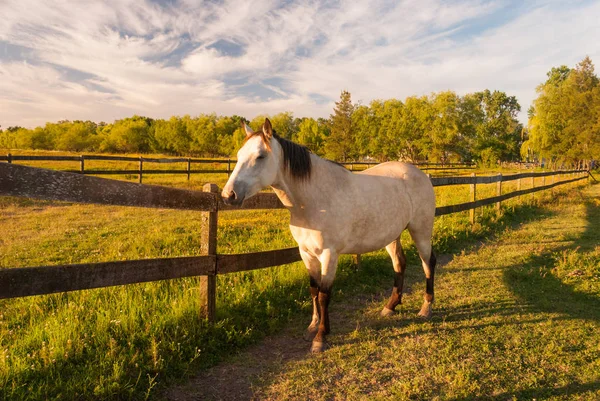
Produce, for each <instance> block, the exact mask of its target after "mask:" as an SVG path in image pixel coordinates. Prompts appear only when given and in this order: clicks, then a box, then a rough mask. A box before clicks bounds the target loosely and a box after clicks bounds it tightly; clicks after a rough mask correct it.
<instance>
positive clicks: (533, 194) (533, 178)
mask: <svg viewBox="0 0 600 401" xmlns="http://www.w3.org/2000/svg"><path fill="white" fill-rule="evenodd" d="M531 188H535V177H531ZM534 199H535V191H534V192H532V193H531V200H534Z"/></svg>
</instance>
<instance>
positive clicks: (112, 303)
mask: <svg viewBox="0 0 600 401" xmlns="http://www.w3.org/2000/svg"><path fill="white" fill-rule="evenodd" d="M44 167H52V166H44ZM219 176H220V175H219ZM148 177H149V178H148V180H147V181H146V180H145V182H148V183H153V184H161V185H162V184H167V183H168V184H169V185H176V186H182V187H188V188H199V187H200V186H201V185H202V184H203V183H204V181H203V180H204V179H207V180H210V181H215V180H214V179H212V178H213V176H211V177H207V178H203V177H195V176H192V181H191V182H190V183H188V182H187V179H186V178H185V177H181V176H148ZM124 178H125V179H127V177H124ZM134 178H135V177H131V178H130V179H134ZM225 179H226V176H225V175H224V174H223V175H222V182H220V183H219V182H217V183H219V184H220V185H222V183H223V182H224V180H225ZM178 180H181V181H178ZM524 184H525V183H524ZM538 185H539V184H538ZM486 187H487V188H486ZM525 187H526V186H525V185H524V188H525ZM478 188H479V187H478ZM436 193H437V195H438V204H439V205H444V204H448V203H457V202H461V201H466V200H467V199H468V188H466V187H462V188H461V187H454V188H438V189H436ZM479 193H480V197H483V196H486V195H491V194H493V193H495V186H494V188H492V186H491V185H488V186H481V190H480V191H479ZM546 198H549V196H545V197H544V196H542V195H536V199H537V201H536V203H533V204H537V202H542V201H543V200H544V199H546ZM531 199H532V197H527V200H528V201H531ZM517 205H518V204H517V202H507V204H506V206H505V209H504V214H503V215H501V216H497V215H496V213H495V212H494V211H493V210H492V209H491V208H485V209H484V210H483V212H481V211H480V212H479V214H480V216H479V218H478V223H477V224H476V226H475V227H474V228H473V229H472V228H471V227H470V225H469V224H468V223H467V217H466V214H465V213H462V214H457V215H451V216H443V217H441V218H438V219H437V220H436V227H435V230H436V233H435V246H436V248H437V250H438V252H440V253H457V252H460V250H461V249H463V248H464V247H465V246H467V245H468V244H472V243H473V241H475V240H477V239H484V238H489V237H490V236H495V235H500V233H503V232H504V231H505V230H508V229H509V227H510V226H511V224H513V222H514V221H520V220H523V219H525V220H527V219H530V218H531V216H530V215H531V214H534V215H535V214H536V213H541V212H540V210H542V209H541V208H538V207H534V206H525V207H523V206H517ZM561 205H562V204H561ZM287 222H288V216H287V212H286V211H269V212H265V211H244V212H227V213H220V214H219V239H218V244H219V249H218V251H219V252H221V253H242V252H251V251H257V250H267V249H277V248H283V247H288V246H293V245H294V242H293V240H292V238H291V236H290V234H289V230H288V228H287ZM0 230H1V231H2V237H0V268H11V267H22V266H35V265H46V264H64V263H77V262H97V261H108V260H126V259H139V258H151V257H171V256H184V255H197V254H199V252H200V248H199V238H198V233H199V231H200V219H199V214H198V213H194V212H182V211H170V210H147V209H137V208H121V207H106V206H95V205H74V204H65V203H57V202H44V201H33V200H21V199H15V198H0ZM382 255H383V254H381V253H376V254H373V255H371V256H370V257H369V258H368V259H367V260H366V262H365V263H364V265H365V266H364V267H363V268H362V269H360V270H358V271H357V270H356V269H354V268H353V267H352V266H351V263H350V260H349V258H344V259H342V262H341V268H340V272H339V274H338V278H337V280H336V291H337V295H336V296H339V297H341V298H343V297H344V296H347V294H373V293H377V292H378V291H380V290H381V288H386V289H387V287H389V285H388V284H389V283H388V281H389V280H390V279H389V277H390V276H391V267H390V266H389V264H390V262H389V261H387V259H386V258H385V257H383V256H382ZM565 255H566V256H565V259H564V260H565V262H564V266H565V267H564V269H566V270H568V269H569V267H568V266H569V263H572V260H575V259H573V258H577V257H579V256H578V255H579V253H578V252H575V253H573V254H565ZM586 255H587V254H586ZM586 257H587V256H586ZM409 258H412V259H413V260H414V259H415V255H414V250H412V248H411V250H410V252H409ZM413 274H415V272H414V269H413ZM420 274H421V273H420V272H418V271H417V272H416V275H415V276H414V277H420ZM586 274H587V273H586ZM307 281H308V280H307V278H306V273H305V271H304V267H303V266H302V265H301V264H300V263H296V264H292V265H287V266H280V267H276V268H270V269H264V270H259V271H254V272H246V273H236V274H231V275H225V276H220V277H218V299H217V311H218V313H217V317H218V323H216V324H214V325H209V324H207V323H206V322H204V321H201V320H200V319H198V311H199V303H198V282H197V279H180V280H171V281H164V282H157V283H149V284H139V285H130V286H122V287H114V288H106V289H97V290H88V291H78V292H73V293H67V294H60V295H49V296H39V297H30V298H23V299H14V300H2V301H0V399H10V400H21V399H23V400H25V399H65V400H69V399H75V398H77V399H110V398H118V399H144V398H147V397H152V396H153V394H155V393H156V391H157V390H158V389H161V388H162V389H164V388H165V387H166V386H169V385H172V384H173V383H177V382H180V381H181V380H183V379H184V378H185V377H186V376H187V375H190V374H192V373H194V372H196V371H198V370H199V369H204V368H206V367H209V366H211V365H214V364H215V363H216V362H218V361H219V360H221V359H222V358H224V357H225V356H227V355H230V354H231V352H232V350H236V349H241V348H243V347H245V346H247V345H248V344H251V343H255V342H256V341H258V340H260V339H261V338H264V336H265V335H267V334H270V333H275V332H277V331H278V330H279V329H280V328H281V327H283V326H284V325H285V324H286V323H287V322H289V321H290V320H293V319H297V317H298V316H299V314H300V313H302V315H304V314H308V311H309V309H310V307H309V302H308V301H309V299H308V298H309V297H308V295H307V293H308V290H307V284H308V283H307ZM382 285H383V287H382ZM442 285H443V284H442ZM441 288H442V289H440V290H439V291H443V287H441ZM596 295H597V294H596ZM456 296H457V297H458V296H459V295H458V294H457V295H456ZM414 298H415V299H416V297H414ZM415 302H416V301H415ZM434 321H435V320H434ZM415 324H416V323H415ZM332 352H333V351H332ZM328 355H330V354H329V353H328ZM448 357H450V354H449V356H448ZM269 391H271V390H269ZM272 391H275V392H274V393H272V394H276V393H277V392H276V390H275V389H273V390H272ZM265 394H267V393H265ZM269 394H271V393H269ZM289 395H290V396H294V393H293V392H292V393H289Z"/></svg>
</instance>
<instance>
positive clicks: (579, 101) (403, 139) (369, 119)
mask: <svg viewBox="0 0 600 401" xmlns="http://www.w3.org/2000/svg"><path fill="white" fill-rule="evenodd" d="M537 91H538V98H537V99H536V100H535V101H534V104H533V105H532V107H531V108H530V110H529V122H528V126H527V127H523V126H522V124H520V123H519V121H518V120H517V115H518V113H519V112H520V110H521V106H520V105H519V103H518V101H517V99H516V97H514V96H509V95H507V94H506V93H505V92H502V91H490V90H483V91H480V92H474V93H469V94H466V95H463V96H460V95H458V94H456V93H455V92H453V91H442V92H437V93H432V94H431V95H429V96H411V97H408V98H406V99H405V100H404V102H402V101H400V100H398V99H388V100H374V101H372V102H370V103H369V104H361V103H360V102H359V103H353V101H352V98H351V94H350V93H349V92H348V91H342V92H341V95H340V99H339V101H338V102H336V103H335V107H334V110H333V113H332V114H331V115H330V117H329V118H328V119H325V118H318V119H314V118H307V117H303V118H297V117H294V115H293V114H292V113H291V112H283V113H279V114H276V115H272V116H269V118H270V119H271V122H272V124H273V127H274V129H275V130H276V131H277V133H278V134H279V135H280V136H282V137H284V138H287V139H291V140H293V141H295V142H298V143H301V144H304V145H306V146H307V147H308V148H310V149H311V150H312V151H313V152H315V153H316V154H319V155H322V156H324V157H327V158H329V159H332V160H337V161H348V160H365V159H366V160H377V161H385V160H398V159H401V160H408V161H413V162H416V161H431V162H477V163H479V164H481V165H485V166H490V165H495V164H496V163H497V162H498V161H515V160H519V159H521V157H523V158H524V159H528V160H530V161H541V160H549V161H551V162H553V163H555V164H556V163H565V162H569V163H574V162H578V161H580V160H592V159H594V158H598V155H599V153H600V149H599V146H600V141H599V140H598V139H599V138H598V136H599V127H600V86H599V84H598V78H597V77H596V75H595V74H594V67H593V64H592V62H591V60H590V59H589V58H587V57H586V58H585V59H584V60H583V61H582V62H581V63H579V64H578V65H577V66H576V67H575V68H573V69H569V68H567V67H565V66H561V67H558V68H552V70H551V71H550V72H549V73H548V79H547V81H546V82H545V83H543V84H542V85H540V86H539V87H538V88H537ZM265 117H266V116H264V115H260V116H256V117H255V118H253V119H252V120H247V119H246V118H244V117H242V116H237V115H234V116H218V115H216V114H200V115H198V116H195V117H192V116H189V115H185V116H183V117H179V116H173V117H171V118H169V119H152V118H148V117H141V116H133V117H129V118H124V119H121V120H117V121H115V122H113V123H112V124H107V123H95V122H92V121H59V122H57V123H47V124H46V125H45V126H43V127H37V128H34V129H27V128H22V127H9V128H7V129H5V130H0V148H7V149H15V148H18V149H47V150H65V151H74V152H109V153H150V152H154V153H166V154H173V155H181V156H210V157H215V156H233V155H234V154H235V151H236V150H237V149H238V148H239V147H240V146H241V144H242V143H243V140H244V131H243V130H242V129H241V123H242V122H246V123H248V124H249V125H250V126H251V127H252V128H253V129H255V130H256V129H259V128H260V126H261V124H262V122H263V121H264V118H265Z"/></svg>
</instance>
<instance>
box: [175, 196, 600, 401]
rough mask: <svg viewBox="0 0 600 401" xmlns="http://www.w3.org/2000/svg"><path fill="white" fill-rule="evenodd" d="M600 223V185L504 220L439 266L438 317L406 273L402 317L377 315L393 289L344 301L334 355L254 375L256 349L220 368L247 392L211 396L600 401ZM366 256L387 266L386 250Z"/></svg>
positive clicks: (282, 356) (279, 362)
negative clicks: (428, 312) (429, 315)
mask: <svg viewBox="0 0 600 401" xmlns="http://www.w3.org/2000/svg"><path fill="white" fill-rule="evenodd" d="M599 226H600V185H594V186H593V187H591V188H587V189H584V190H572V191H570V192H569V194H568V195H566V196H563V197H556V198H554V199H550V200H549V201H548V202H546V203H543V204H540V205H537V206H535V205H534V206H525V207H523V208H519V210H515V213H507V214H505V215H504V216H503V217H501V218H500V219H499V220H497V222H496V227H497V229H495V230H493V232H491V233H490V234H491V235H489V236H488V237H487V238H486V241H485V242H475V243H471V245H470V246H468V247H466V248H465V249H464V250H462V251H460V252H457V253H455V254H454V258H453V260H452V261H451V262H450V263H448V264H447V265H445V266H443V267H442V268H441V269H439V274H437V276H436V280H437V283H436V284H437V286H436V293H437V296H436V308H435V312H434V317H433V319H432V320H431V321H427V322H425V321H422V320H419V319H417V318H416V312H417V311H418V310H419V307H420V304H421V302H422V291H423V287H424V285H423V279H422V274H421V272H420V271H419V270H420V268H419V266H417V265H412V266H409V272H410V277H409V280H408V281H409V283H408V286H409V288H410V290H409V293H408V294H405V302H404V305H403V306H402V310H401V312H400V314H399V315H397V316H395V317H393V318H381V317H380V316H379V311H380V310H381V306H382V304H383V303H384V299H385V297H386V296H387V295H388V294H387V291H386V292H383V291H380V292H377V293H375V294H374V295H372V296H371V297H364V296H363V297H346V298H344V299H338V301H337V302H333V304H332V307H331V308H332V310H333V311H336V310H337V312H335V315H334V317H333V318H332V328H333V329H332V330H333V333H334V334H333V335H332V336H331V342H332V347H331V349H330V350H328V351H327V352H325V353H324V354H323V355H318V356H311V355H300V356H298V355H296V356H293V357H288V356H287V355H286V350H285V349H277V350H273V351H272V353H273V354H277V355H278V356H277V358H272V360H271V361H269V362H265V361H264V359H265V358H264V356H263V357H261V360H262V362H261V364H260V366H261V369H260V370H259V371H258V372H257V369H254V372H252V371H251V370H250V369H249V368H248V367H249V366H251V365H253V364H256V363H257V360H258V358H256V355H255V353H254V352H247V353H242V354H241V355H239V356H238V357H236V358H233V359H232V360H230V361H229V362H228V363H229V365H230V366H228V367H226V368H222V370H227V371H228V372H230V373H233V374H235V375H236V376H237V377H243V378H245V379H246V382H245V383H244V385H243V386H241V387H240V386H238V388H237V389H235V390H232V389H225V388H223V387H217V388H215V389H214V390H212V391H211V392H210V393H209V394H208V395H207V397H206V398H207V399H211V398H212V396H213V395H215V394H217V391H219V390H220V391H222V394H226V395H231V394H232V391H237V392H238V394H240V393H242V394H243V393H244V391H248V392H249V393H250V394H253V396H254V397H255V398H256V399H267V400H280V399H286V400H306V399H313V400H328V399H353V400H354V399H358V400H363V399H364V400H388V399H394V400H416V399H420V400H453V401H458V400H498V401H500V400H502V401H504V400H590V401H591V400H598V399H600V302H599V301H600V245H599V244H600V229H598V227H599ZM500 227H505V228H504V229H501V228H500ZM365 259H366V260H365V264H366V265H368V266H372V265H378V264H383V263H385V261H382V259H383V260H385V255H383V254H373V255H370V256H369V257H368V258H365ZM413 261H414V259H413ZM388 281H391V277H390V278H388ZM301 329H302V326H301V324H300V323H298V324H297V325H296V327H295V328H294V329H293V330H291V331H292V332H297V331H300V330H301ZM287 335H288V336H290V333H287ZM269 343H270V344H278V343H279V340H278V338H277V337H273V338H270V339H269ZM248 371H250V372H251V373H250V374H248V373H247V372H248ZM238 381H241V380H240V379H238ZM205 382H206V380H204V381H203V380H200V379H197V380H196V381H195V383H194V384H195V385H199V384H202V383H205ZM244 386H245V388H244ZM179 393H180V394H184V395H187V396H189V395H190V394H193V392H192V391H191V389H190V388H187V389H184V390H183V391H180V392H179ZM187 399H190V398H188V397H186V396H184V397H181V398H180V400H187ZM225 399H232V398H230V397H227V398H225Z"/></svg>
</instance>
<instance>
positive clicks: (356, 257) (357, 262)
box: [352, 253, 362, 270]
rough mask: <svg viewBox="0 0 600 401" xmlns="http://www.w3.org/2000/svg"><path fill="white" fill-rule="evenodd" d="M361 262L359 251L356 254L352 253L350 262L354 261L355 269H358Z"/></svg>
mask: <svg viewBox="0 0 600 401" xmlns="http://www.w3.org/2000/svg"><path fill="white" fill-rule="evenodd" d="M361 262H362V257H361V255H360V253H357V254H356V255H352V263H354V267H356V269H357V270H358V269H360V265H361Z"/></svg>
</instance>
